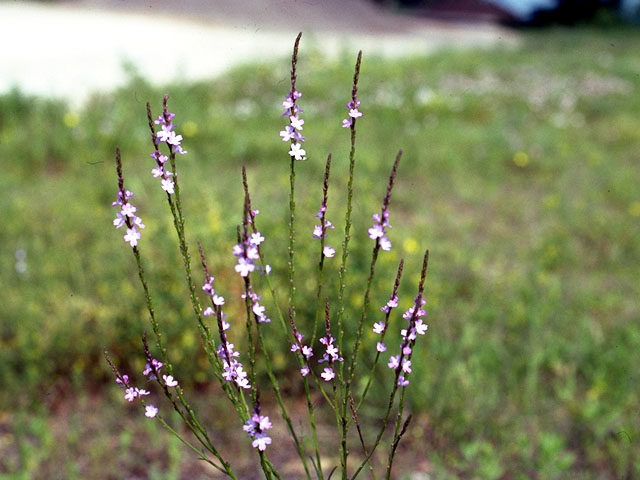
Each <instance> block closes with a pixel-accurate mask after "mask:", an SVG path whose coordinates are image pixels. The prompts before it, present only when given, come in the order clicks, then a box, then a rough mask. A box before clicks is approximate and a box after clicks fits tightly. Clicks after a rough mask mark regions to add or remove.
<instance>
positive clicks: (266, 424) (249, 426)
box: [242, 405, 271, 452]
mask: <svg viewBox="0 0 640 480" xmlns="http://www.w3.org/2000/svg"><path fill="white" fill-rule="evenodd" d="M242 429H243V430H244V431H245V432H247V434H248V435H249V436H250V437H251V438H252V439H253V442H251V446H252V447H253V448H257V449H258V450H260V451H261V452H264V451H265V450H266V449H267V445H271V437H269V436H268V435H267V434H266V433H265V431H266V430H270V429H271V421H270V420H269V417H267V416H266V415H260V406H259V405H258V406H257V407H256V409H255V411H254V413H253V415H252V416H251V418H249V420H247V423H245V424H244V426H243V427H242Z"/></svg>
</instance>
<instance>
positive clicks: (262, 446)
mask: <svg viewBox="0 0 640 480" xmlns="http://www.w3.org/2000/svg"><path fill="white" fill-rule="evenodd" d="M267 445H271V437H269V436H268V435H266V434H264V433H258V434H256V436H255V437H254V440H253V442H251V446H252V447H253V448H257V449H258V450H260V451H261V452H264V451H265V450H266V449H267Z"/></svg>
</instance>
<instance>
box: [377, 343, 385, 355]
mask: <svg viewBox="0 0 640 480" xmlns="http://www.w3.org/2000/svg"><path fill="white" fill-rule="evenodd" d="M376 350H377V351H378V352H380V353H383V352H386V351H387V346H386V345H385V344H384V343H383V342H378V343H376Z"/></svg>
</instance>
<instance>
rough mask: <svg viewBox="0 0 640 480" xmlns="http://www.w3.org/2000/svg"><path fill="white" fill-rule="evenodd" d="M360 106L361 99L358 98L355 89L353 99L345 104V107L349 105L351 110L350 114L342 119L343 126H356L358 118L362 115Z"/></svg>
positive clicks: (348, 108)
mask: <svg viewBox="0 0 640 480" xmlns="http://www.w3.org/2000/svg"><path fill="white" fill-rule="evenodd" d="M359 106H360V100H356V98H355V90H354V93H353V100H351V101H350V102H349V103H347V104H346V105H345V107H347V110H348V111H349V116H348V117H347V118H345V119H344V120H342V128H351V127H352V126H354V122H355V120H356V118H360V117H362V112H361V111H360V110H358V107H359Z"/></svg>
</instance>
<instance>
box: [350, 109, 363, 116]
mask: <svg viewBox="0 0 640 480" xmlns="http://www.w3.org/2000/svg"><path fill="white" fill-rule="evenodd" d="M349 116H350V117H351V118H360V117H361V116H362V113H361V112H360V111H359V110H358V109H357V108H351V109H349Z"/></svg>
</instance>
